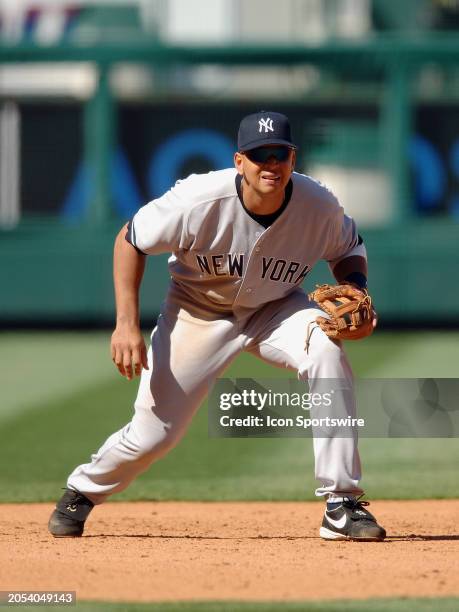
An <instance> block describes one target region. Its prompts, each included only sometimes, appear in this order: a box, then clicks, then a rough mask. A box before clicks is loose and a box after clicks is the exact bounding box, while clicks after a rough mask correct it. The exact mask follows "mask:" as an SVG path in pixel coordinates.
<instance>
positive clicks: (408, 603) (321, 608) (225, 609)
mask: <svg viewBox="0 0 459 612" xmlns="http://www.w3.org/2000/svg"><path fill="white" fill-rule="evenodd" d="M458 606H459V599H458V598H442V599H369V600H364V601H361V600H340V601H317V602H301V601H298V602H291V603H284V602H273V603H265V602H238V601H234V602H233V601H231V602H183V603H181V602H177V603H145V604H134V603H132V604H131V603H100V602H81V603H78V604H77V605H76V606H71V608H70V609H72V610H76V611H78V612H80V611H81V612H84V611H88V612H147V611H148V612H434V611H435V612H436V611H439V612H456V610H457V609H458ZM21 609H22V610H30V611H31V610H34V609H36V606H35V607H34V608H32V607H30V606H25V607H23V606H21ZM40 610H55V606H54V607H50V606H40Z"/></svg>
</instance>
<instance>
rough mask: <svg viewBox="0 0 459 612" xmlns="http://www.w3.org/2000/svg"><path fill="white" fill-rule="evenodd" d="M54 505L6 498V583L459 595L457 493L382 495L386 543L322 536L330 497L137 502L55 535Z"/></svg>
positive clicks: (249, 593)
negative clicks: (409, 498) (74, 533)
mask: <svg viewBox="0 0 459 612" xmlns="http://www.w3.org/2000/svg"><path fill="white" fill-rule="evenodd" d="M51 509H52V506H51V505H50V504H27V505H25V504H21V505H17V504H4V505H2V506H0V512H1V516H2V521H1V527H0V568H1V572H0V582H1V584H0V590H9V589H11V590H24V589H27V590H41V591H43V590H74V591H76V592H77V598H78V599H80V600H81V599H93V600H107V601H139V602H141V601H173V600H192V599H198V600H208V599H211V600H218V599H224V600H231V599H238V600H301V599H337V598H368V597H385V596H387V597H389V596H393V597H397V596H398V597H401V596H403V597H414V596H415V597H424V596H430V597H436V596H441V597H445V596H452V595H459V579H458V576H459V535H458V528H457V518H458V517H459V500H454V501H446V500H445V501H413V502H400V501H377V502H373V503H372V505H371V508H370V510H372V511H374V513H375V515H376V516H377V517H378V520H379V522H380V523H381V524H382V525H384V526H385V527H386V529H387V532H388V539H387V540H386V541H385V542H383V543H368V542H359V543H357V542H325V541H323V540H321V539H320V538H319V537H318V529H319V525H320V521H321V515H322V511H323V505H322V503H304V502H303V503H300V502H291V503H290V502H288V503H284V502H272V503H269V502H251V503H243V502H234V503H233V502H230V503H202V502H193V503H186V502H158V503H154V502H137V503H108V504H106V505H104V506H101V507H99V508H96V509H95V511H94V512H93V514H92V515H91V517H90V519H89V520H88V524H87V529H86V533H85V536H84V537H83V538H77V539H54V538H52V537H51V536H50V535H49V534H48V532H47V529H46V523H47V520H48V516H49V514H50V512H51Z"/></svg>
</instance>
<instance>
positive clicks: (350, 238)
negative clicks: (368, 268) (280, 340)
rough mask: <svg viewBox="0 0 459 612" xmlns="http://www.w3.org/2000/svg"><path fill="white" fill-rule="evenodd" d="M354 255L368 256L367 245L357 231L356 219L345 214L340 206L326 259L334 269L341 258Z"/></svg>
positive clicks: (333, 225) (330, 236) (332, 226)
mask: <svg viewBox="0 0 459 612" xmlns="http://www.w3.org/2000/svg"><path fill="white" fill-rule="evenodd" d="M353 255H358V256H360V257H364V258H365V259H366V258H367V253H366V249H365V245H364V243H363V240H362V238H361V237H360V236H359V234H358V232H357V226H356V224H355V221H354V219H352V217H348V216H347V215H345V214H344V211H343V209H342V208H341V207H340V208H339V211H338V212H337V214H336V216H335V218H334V220H333V223H332V225H331V229H330V233H329V241H328V245H327V248H326V251H325V254H324V259H325V260H326V261H327V262H328V265H329V266H330V269H331V270H333V268H334V267H335V266H336V265H337V264H338V263H339V262H340V261H341V260H343V259H346V258H347V257H351V256H353Z"/></svg>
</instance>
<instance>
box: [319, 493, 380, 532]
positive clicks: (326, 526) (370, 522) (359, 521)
mask: <svg viewBox="0 0 459 612" xmlns="http://www.w3.org/2000/svg"><path fill="white" fill-rule="evenodd" d="M369 505H370V503H369V502H367V501H359V498H357V499H355V498H344V501H343V503H342V504H341V505H340V506H338V507H337V508H335V509H333V510H328V509H326V510H325V514H324V518H323V521H322V527H321V528H320V537H321V538H324V540H360V541H363V542H381V541H382V540H384V538H385V537H386V530H385V529H384V528H383V527H381V526H380V525H378V523H377V522H376V519H375V517H374V516H373V515H372V514H370V512H368V510H365V506H369Z"/></svg>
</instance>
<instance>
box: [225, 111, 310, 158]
mask: <svg viewBox="0 0 459 612" xmlns="http://www.w3.org/2000/svg"><path fill="white" fill-rule="evenodd" d="M264 145H285V146H286V147H290V148H291V149H297V148H298V147H297V146H296V145H295V144H293V142H292V136H291V130H290V122H289V120H288V119H287V117H286V116H285V115H282V113H275V112H271V111H260V112H258V113H253V114H252V115H247V117H244V119H242V121H241V123H240V125H239V132H238V135H237V148H238V151H250V150H251V149H256V148H257V147H263V146H264Z"/></svg>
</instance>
